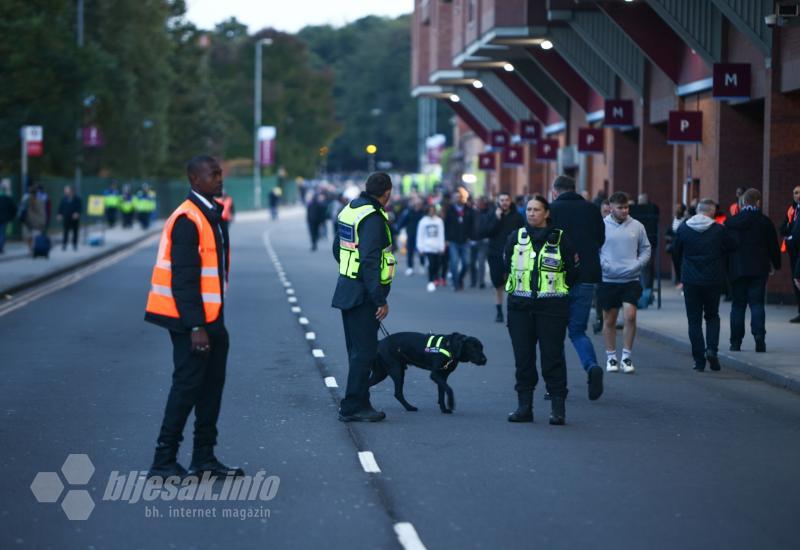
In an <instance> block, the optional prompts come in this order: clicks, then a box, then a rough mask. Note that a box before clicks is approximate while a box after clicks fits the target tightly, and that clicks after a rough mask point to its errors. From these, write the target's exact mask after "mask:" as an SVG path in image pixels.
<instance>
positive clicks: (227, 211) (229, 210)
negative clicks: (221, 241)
mask: <svg viewBox="0 0 800 550" xmlns="http://www.w3.org/2000/svg"><path fill="white" fill-rule="evenodd" d="M214 200H215V201H216V202H217V204H219V205H220V206H221V207H222V219H223V220H224V221H226V222H229V221H231V218H232V217H233V199H232V198H231V197H230V195H226V196H225V197H223V198H221V199H214Z"/></svg>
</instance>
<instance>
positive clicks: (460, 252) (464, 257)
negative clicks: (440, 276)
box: [447, 241, 469, 288]
mask: <svg viewBox="0 0 800 550" xmlns="http://www.w3.org/2000/svg"><path fill="white" fill-rule="evenodd" d="M447 249H448V250H449V252H450V275H452V277H453V286H454V287H456V288H458V287H460V286H461V285H463V284H464V275H466V273H467V269H469V241H467V242H465V243H462V244H458V243H456V242H453V241H450V242H449V243H447ZM459 259H460V260H461V270H460V271H459V269H458V262H459Z"/></svg>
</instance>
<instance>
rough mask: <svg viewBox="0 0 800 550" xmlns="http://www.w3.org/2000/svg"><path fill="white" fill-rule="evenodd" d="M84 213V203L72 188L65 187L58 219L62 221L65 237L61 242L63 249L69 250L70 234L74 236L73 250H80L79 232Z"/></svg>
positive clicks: (59, 206)
mask: <svg viewBox="0 0 800 550" xmlns="http://www.w3.org/2000/svg"><path fill="white" fill-rule="evenodd" d="M82 213H83V201H82V200H81V198H80V197H79V196H77V195H76V194H75V192H74V191H73V190H72V187H71V186H69V185H67V186H65V187H64V196H63V197H62V198H61V203H60V204H59V205H58V219H59V220H60V221H61V223H62V226H63V229H64V236H63V238H62V240H61V249H62V250H66V249H67V243H68V242H69V236H70V233H71V234H72V249H73V250H78V231H79V230H80V225H81V214H82Z"/></svg>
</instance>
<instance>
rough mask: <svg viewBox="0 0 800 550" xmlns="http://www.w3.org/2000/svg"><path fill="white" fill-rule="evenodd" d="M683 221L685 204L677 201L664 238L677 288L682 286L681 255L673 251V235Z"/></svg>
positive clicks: (684, 219)
mask: <svg viewBox="0 0 800 550" xmlns="http://www.w3.org/2000/svg"><path fill="white" fill-rule="evenodd" d="M684 221H686V205H685V204H683V203H680V202H679V203H678V204H676V205H675V211H674V214H673V216H672V222H671V223H670V224H669V227H668V228H667V232H666V235H665V238H664V242H665V243H666V251H667V254H669V255H670V258H671V259H672V270H673V272H674V273H675V283H676V285H675V286H676V287H677V288H679V289H680V288H681V287H682V286H683V285H682V283H681V257H680V255H678V254H675V253H674V251H673V246H674V242H675V235H677V233H678V228H679V227H680V226H681V224H682V223H683V222H684Z"/></svg>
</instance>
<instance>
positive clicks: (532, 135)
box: [519, 120, 542, 143]
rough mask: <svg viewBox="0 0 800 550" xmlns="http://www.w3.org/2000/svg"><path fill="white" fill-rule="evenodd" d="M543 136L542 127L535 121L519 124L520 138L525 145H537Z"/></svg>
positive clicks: (525, 121) (524, 121)
mask: <svg viewBox="0 0 800 550" xmlns="http://www.w3.org/2000/svg"><path fill="white" fill-rule="evenodd" d="M541 135H542V125H541V124H539V123H538V122H536V121H535V120H523V121H522V122H520V123H519V138H520V140H521V141H523V142H525V143H536V142H537V141H539V138H540V137H541Z"/></svg>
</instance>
